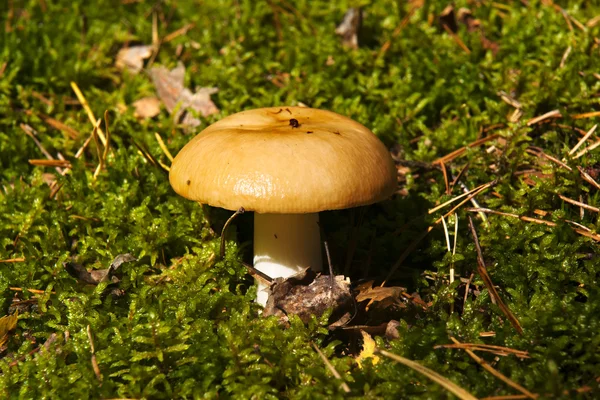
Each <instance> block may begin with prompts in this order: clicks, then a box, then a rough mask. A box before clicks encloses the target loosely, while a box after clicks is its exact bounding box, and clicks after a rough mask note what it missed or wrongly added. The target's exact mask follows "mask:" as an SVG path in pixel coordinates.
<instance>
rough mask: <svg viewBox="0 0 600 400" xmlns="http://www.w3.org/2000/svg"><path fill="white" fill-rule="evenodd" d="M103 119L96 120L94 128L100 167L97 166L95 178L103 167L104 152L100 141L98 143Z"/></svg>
mask: <svg viewBox="0 0 600 400" xmlns="http://www.w3.org/2000/svg"><path fill="white" fill-rule="evenodd" d="M101 123H102V120H100V119H99V120H98V121H96V125H94V129H93V130H92V137H93V138H94V143H95V144H96V154H97V155H98V167H96V171H94V180H96V177H97V176H98V174H99V173H100V170H101V169H102V153H101V151H100V143H98V130H99V129H100V124H101Z"/></svg>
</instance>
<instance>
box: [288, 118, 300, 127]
mask: <svg viewBox="0 0 600 400" xmlns="http://www.w3.org/2000/svg"><path fill="white" fill-rule="evenodd" d="M290 126H291V127H292V128H298V127H299V126H300V123H299V122H298V120H297V119H296V118H292V119H290Z"/></svg>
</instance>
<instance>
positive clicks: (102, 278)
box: [63, 253, 137, 285]
mask: <svg viewBox="0 0 600 400" xmlns="http://www.w3.org/2000/svg"><path fill="white" fill-rule="evenodd" d="M136 260H137V258H135V257H134V256H132V255H131V254H129V253H126V254H119V255H118V256H116V257H115V259H114V260H113V262H112V263H111V264H110V267H108V268H105V269H95V270H91V271H88V270H87V269H86V268H85V267H84V266H83V265H81V264H77V263H75V262H65V263H64V264H63V265H64V267H65V269H66V270H67V272H68V273H69V274H71V276H73V277H74V278H76V279H78V280H80V281H82V282H85V283H89V284H90V285H97V284H99V283H100V282H106V281H108V280H109V278H111V280H112V282H113V283H116V282H119V280H118V278H117V277H115V276H112V274H113V273H114V272H115V271H116V270H117V269H118V268H119V267H120V266H121V265H122V264H124V263H126V262H131V261H136Z"/></svg>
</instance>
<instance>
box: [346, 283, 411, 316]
mask: <svg viewBox="0 0 600 400" xmlns="http://www.w3.org/2000/svg"><path fill="white" fill-rule="evenodd" d="M372 286H373V281H369V282H365V283H363V284H360V285H358V286H357V287H356V289H357V290H358V295H357V296H356V301H357V302H358V303H360V302H362V301H365V300H369V303H368V304H367V307H366V310H367V311H369V307H371V304H373V302H375V301H379V302H381V304H379V306H381V307H383V308H387V307H389V306H391V305H393V304H399V303H400V296H401V295H402V293H404V292H405V291H406V289H405V288H402V287H398V286H391V287H388V286H384V287H381V286H376V287H372Z"/></svg>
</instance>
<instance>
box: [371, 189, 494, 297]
mask: <svg viewBox="0 0 600 400" xmlns="http://www.w3.org/2000/svg"><path fill="white" fill-rule="evenodd" d="M497 182H498V181H497V180H494V181H492V182H488V183H486V184H483V185H481V186H479V187H478V188H476V189H473V190H472V191H471V192H469V193H470V194H469V196H468V197H467V198H466V199H464V200H463V201H461V202H460V203H458V204H457V205H456V206H454V208H452V209H451V210H450V211H448V212H447V213H446V214H444V215H443V216H442V217H440V218H438V219H437V220H435V221H434V223H433V225H430V226H429V227H428V228H427V229H426V230H424V231H423V232H422V233H421V234H420V235H419V236H417V237H416V238H415V239H414V240H413V241H412V242H411V243H410V244H409V245H408V247H407V248H406V249H405V250H404V252H403V253H402V254H401V255H400V257H399V258H398V260H397V261H396V263H395V264H394V265H393V266H392V268H391V269H390V272H388V274H387V276H386V277H385V279H384V281H383V282H382V283H381V285H380V286H381V287H383V286H385V284H386V283H387V281H388V280H390V278H391V277H392V276H393V275H394V273H395V272H396V270H397V269H398V268H399V267H400V265H402V263H403V262H404V260H405V259H406V258H407V257H408V255H409V254H410V253H411V252H412V251H413V250H414V249H415V248H416V247H417V245H418V244H419V242H421V240H423V239H424V238H425V236H427V234H428V233H429V232H431V231H432V230H433V228H434V226H435V225H438V224H439V223H440V222H442V218H445V217H448V216H449V215H451V214H454V212H455V211H456V210H458V209H459V208H460V207H462V206H463V205H464V204H465V203H467V202H468V201H471V199H473V198H474V197H475V196H477V195H478V194H479V193H481V192H483V191H484V190H486V189H488V188H490V187H491V186H494V185H495V184H496V183H497Z"/></svg>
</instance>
